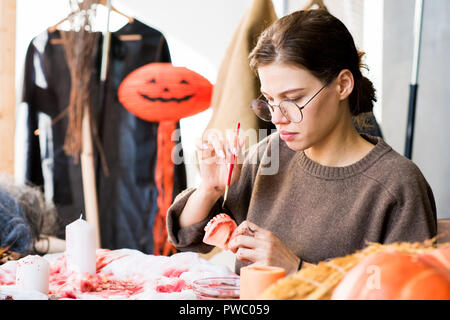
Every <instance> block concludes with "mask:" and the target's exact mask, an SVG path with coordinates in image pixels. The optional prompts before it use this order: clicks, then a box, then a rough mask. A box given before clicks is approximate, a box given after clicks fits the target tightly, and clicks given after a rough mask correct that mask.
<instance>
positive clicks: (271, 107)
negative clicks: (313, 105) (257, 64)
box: [250, 82, 329, 123]
mask: <svg viewBox="0 0 450 320" xmlns="http://www.w3.org/2000/svg"><path fill="white" fill-rule="evenodd" d="M328 84H329V82H327V83H325V85H324V86H323V87H322V88H320V90H319V91H317V92H316V93H315V94H314V95H313V96H312V97H311V98H310V99H309V100H308V101H307V102H306V103H305V104H304V105H302V106H301V107H299V105H298V104H297V103H295V102H294V101H292V100H289V99H284V100H281V101H280V103H278V105H271V104H270V103H269V102H268V101H266V100H263V99H261V97H264V95H263V94H261V95H260V96H259V97H258V99H256V100H260V101H263V102H264V103H265V104H267V106H268V107H269V108H270V109H271V110H272V113H273V112H275V108H279V109H280V112H281V114H282V115H283V116H284V117H285V118H286V119H287V120H289V121H290V122H293V123H300V122H302V120H303V112H302V110H303V109H304V108H305V107H306V106H307V105H308V103H310V102H311V101H312V100H313V99H314V98H315V97H316V96H317V95H318V94H319V93H320V92H321V91H322V90H323V89H324V88H325V87H326V86H328ZM264 99H265V98H264ZM283 102H290V103H293V104H295V106H296V107H297V108H298V110H299V111H300V115H301V119H300V121H292V120H291V119H289V117H288V116H287V114H285V113H284V112H283V110H282V109H281V107H280V105H281V104H282V103H283ZM252 104H253V103H252ZM250 108H251V109H252V110H253V112H255V111H254V109H253V106H252V105H250ZM255 114H256V112H255ZM256 116H257V117H258V118H260V119H261V120H263V121H266V122H272V119H271V120H265V119H262V118H261V117H259V116H258V114H256Z"/></svg>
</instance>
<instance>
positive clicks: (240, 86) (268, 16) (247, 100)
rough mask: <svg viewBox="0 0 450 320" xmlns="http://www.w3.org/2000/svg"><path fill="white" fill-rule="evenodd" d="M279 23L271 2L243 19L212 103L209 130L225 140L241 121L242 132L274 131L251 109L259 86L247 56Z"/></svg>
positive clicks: (261, 0) (262, 1)
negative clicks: (261, 36)
mask: <svg viewBox="0 0 450 320" xmlns="http://www.w3.org/2000/svg"><path fill="white" fill-rule="evenodd" d="M276 19H277V15H276V13H275V10H274V8H273V4H272V1H271V0H254V1H253V3H252V5H251V6H250V8H249V9H248V10H247V12H246V13H245V14H244V16H243V17H242V19H241V21H240V23H239V25H238V27H237V29H236V30H235V32H234V35H233V38H232V40H231V42H230V45H229V46H228V48H227V51H226V52H225V55H224V57H225V58H224V60H223V61H222V64H221V66H220V69H219V73H218V76H217V81H216V84H215V86H214V91H213V97H212V102H211V107H212V108H213V114H212V117H211V120H210V122H209V123H208V126H207V127H206V130H208V129H217V130H220V131H221V132H222V134H223V135H224V137H225V131H226V130H227V129H232V130H233V129H234V128H236V125H237V122H238V121H239V122H240V123H241V128H242V131H245V130H248V129H256V130H258V129H270V128H275V127H274V126H271V124H270V123H268V122H263V121H262V120H260V119H259V118H258V117H257V116H256V115H255V114H254V113H253V111H252V110H251V109H250V104H251V101H252V100H253V99H256V98H257V97H258V96H259V95H260V84H259V80H258V78H257V77H256V75H255V73H254V72H253V71H252V70H251V68H250V66H249V60H248V55H249V54H250V52H251V50H252V49H253V47H254V46H255V45H256V41H257V39H258V36H259V34H260V33H261V32H262V31H263V30H264V29H265V28H266V27H268V26H269V25H270V24H271V23H272V22H274V21H275V20H276ZM258 138H259V137H258ZM256 142H257V141H251V143H256Z"/></svg>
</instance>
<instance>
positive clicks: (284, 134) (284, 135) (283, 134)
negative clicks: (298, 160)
mask: <svg viewBox="0 0 450 320" xmlns="http://www.w3.org/2000/svg"><path fill="white" fill-rule="evenodd" d="M296 134H297V132H291V131H285V130H281V131H280V138H281V140H284V141H291V140H292V139H294V138H295V135H296Z"/></svg>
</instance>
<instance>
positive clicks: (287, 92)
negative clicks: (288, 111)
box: [261, 88, 305, 97]
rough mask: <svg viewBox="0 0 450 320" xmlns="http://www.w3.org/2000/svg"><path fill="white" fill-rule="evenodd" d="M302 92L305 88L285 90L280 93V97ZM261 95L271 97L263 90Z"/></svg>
mask: <svg viewBox="0 0 450 320" xmlns="http://www.w3.org/2000/svg"><path fill="white" fill-rule="evenodd" d="M302 90H305V88H293V89H288V90H285V91H283V92H281V93H279V96H285V95H286V94H289V93H293V92H297V91H302ZM261 93H262V94H263V95H265V96H269V97H270V94H268V93H266V92H264V91H263V90H261Z"/></svg>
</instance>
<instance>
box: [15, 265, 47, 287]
mask: <svg viewBox="0 0 450 320" xmlns="http://www.w3.org/2000/svg"><path fill="white" fill-rule="evenodd" d="M49 277H50V264H49V263H48V261H47V260H45V259H44V258H42V257H40V256H26V257H25V258H22V259H20V260H18V261H17V267H16V286H17V287H18V288H20V289H23V290H36V291H39V292H42V293H45V294H48V280H49Z"/></svg>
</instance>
